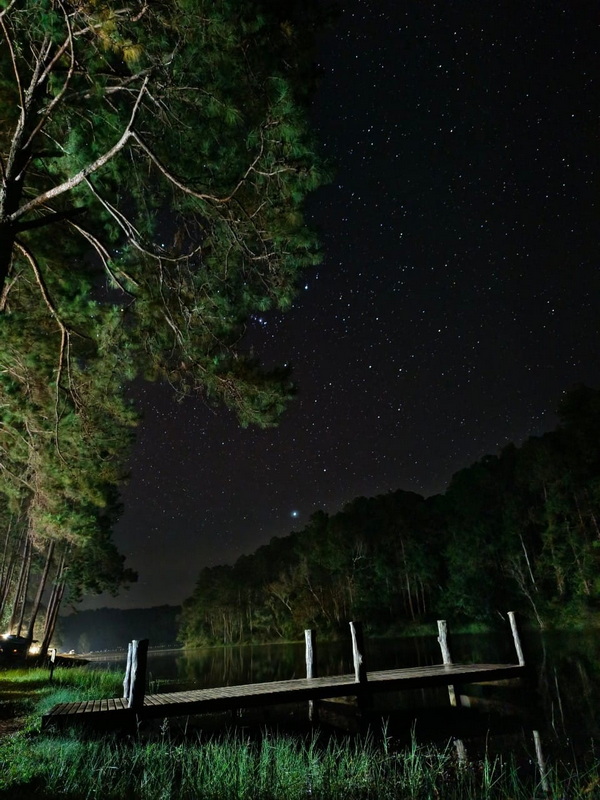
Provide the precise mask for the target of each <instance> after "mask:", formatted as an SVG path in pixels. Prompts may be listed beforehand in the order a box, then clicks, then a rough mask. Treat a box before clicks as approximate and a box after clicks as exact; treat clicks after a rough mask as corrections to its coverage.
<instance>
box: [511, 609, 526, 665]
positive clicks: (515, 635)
mask: <svg viewBox="0 0 600 800" xmlns="http://www.w3.org/2000/svg"><path fill="white" fill-rule="evenodd" d="M508 618H509V620H510V629H511V630H512V635H513V641H514V643H515V650H516V651H517V658H518V659H519V666H520V667H524V666H525V656H524V655H523V648H522V647H521V639H520V638H519V631H518V629H517V621H516V619H515V612H514V611H509V612H508Z"/></svg>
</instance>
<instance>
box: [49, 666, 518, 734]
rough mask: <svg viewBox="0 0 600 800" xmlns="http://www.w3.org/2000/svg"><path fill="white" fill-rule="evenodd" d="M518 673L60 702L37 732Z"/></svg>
mask: <svg viewBox="0 0 600 800" xmlns="http://www.w3.org/2000/svg"><path fill="white" fill-rule="evenodd" d="M524 669H525V667H523V666H519V665H514V664H450V665H443V664H440V665H434V666H426V667H410V668H406V669H394V670H385V671H381V672H369V673H367V680H366V681H363V682H360V683H357V682H356V680H355V676H354V675H334V676H331V677H326V678H310V679H309V678H296V679H292V680H286V681H273V682H270V683H254V684H248V685H245V686H224V687H220V688H217V689H196V690H193V691H188V692H172V693H168V694H167V693H165V694H151V695H146V696H145V697H144V704H143V706H142V707H140V708H137V709H132V708H127V703H126V701H125V700H123V699H121V698H114V699H110V700H90V701H87V702H81V703H61V704H59V705H57V706H54V708H53V709H51V711H50V712H49V713H48V714H45V715H44V716H43V718H42V727H43V728H48V727H52V726H57V727H63V726H64V725H71V724H78V723H84V724H91V725H96V724H98V725H99V726H100V727H105V726H106V725H107V724H108V725H109V726H110V727H113V726H114V727H119V726H120V725H126V724H127V723H128V722H130V721H132V720H136V719H138V720H139V719H146V718H157V717H158V718H164V717H171V716H186V715H193V714H205V713H211V712H215V711H226V710H233V709H238V708H249V707H255V706H268V705H277V704H280V703H297V702H304V701H309V700H323V699H326V698H334V697H349V696H361V695H364V694H367V693H373V692H384V691H398V690H402V689H412V688H419V687H425V686H440V685H449V684H465V683H485V682H487V681H496V680H502V679H507V678H518V677H521V676H522V675H523V673H524Z"/></svg>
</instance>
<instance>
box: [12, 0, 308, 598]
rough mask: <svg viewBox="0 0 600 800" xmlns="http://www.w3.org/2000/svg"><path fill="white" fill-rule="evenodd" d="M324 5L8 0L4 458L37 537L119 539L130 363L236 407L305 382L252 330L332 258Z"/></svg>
mask: <svg viewBox="0 0 600 800" xmlns="http://www.w3.org/2000/svg"><path fill="white" fill-rule="evenodd" d="M316 21H317V15H316V13H315V12H314V10H313V8H312V4H311V3H301V4H300V3H297V2H295V0H287V2H273V0H248V2H244V3H239V2H236V1H235V0H216V1H215V0H210V2H208V1H207V0H155V1H153V2H152V3H150V2H146V1H140V0H131V2H126V3H125V4H123V3H116V2H113V1H112V0H88V1H87V2H67V0H10V2H8V1H7V0H0V38H1V40H2V47H1V48H0V115H1V124H0V421H1V427H0V472H1V473H2V490H3V492H4V494H5V496H6V502H7V503H8V505H9V506H10V508H11V509H12V511H13V512H15V513H19V514H25V515H26V517H27V519H28V528H29V531H30V535H31V537H32V539H33V541H34V542H35V543H40V542H45V541H48V540H50V539H52V540H54V539H60V540H64V541H67V542H69V545H70V547H71V548H75V549H76V550H78V551H79V555H80V558H79V563H80V564H86V563H87V561H88V560H89V559H88V558H87V556H86V555H85V553H84V551H85V550H86V548H91V549H90V552H91V551H92V550H93V549H94V548H92V547H91V543H92V542H94V547H96V546H99V543H102V542H103V543H104V545H105V546H106V547H109V549H110V546H111V545H110V539H109V538H106V535H105V533H102V534H99V533H98V532H99V531H102V530H103V528H104V527H105V522H106V520H107V519H108V518H110V517H111V515H112V514H113V513H114V512H113V510H114V508H115V502H116V498H115V487H116V486H118V484H119V483H120V481H121V480H122V479H123V477H124V463H125V460H126V456H127V452H128V444H129V442H130V439H131V428H132V426H133V425H134V424H135V414H134V413H133V411H132V409H131V408H130V406H129V404H128V402H127V401H126V399H125V391H124V390H125V386H126V385H127V382H129V381H131V380H132V379H134V378H135V377H137V376H141V377H144V378H148V379H154V380H163V381H168V382H169V383H171V384H172V386H173V387H174V389H175V390H176V391H177V392H179V393H182V394H186V393H201V394H202V396H203V397H205V398H206V400H207V401H208V402H211V403H212V402H218V403H224V404H226V405H227V406H229V407H230V408H231V409H233V410H234V411H235V412H236V413H237V415H238V417H239V419H240V421H241V422H242V424H249V423H254V424H259V425H271V424H274V423H275V421H276V420H277V417H278V415H279V414H280V413H281V411H282V409H283V408H284V406H285V403H286V402H287V400H288V399H289V398H290V397H291V395H292V385H291V383H290V377H289V374H288V373H287V372H286V371H285V370H281V369H274V370H271V371H264V370H262V369H261V368H260V366H259V364H258V363H257V361H256V360H255V359H254V358H253V357H251V355H250V354H248V353H246V352H244V349H243V335H244V331H245V325H246V322H247V319H248V316H249V315H250V314H251V313H253V312H256V311H264V310H266V309H269V308H279V309H285V308H287V307H289V305H290V303H291V301H292V298H293V296H294V293H295V290H296V282H297V279H298V275H299V272H300V271H301V270H303V269H304V268H306V267H307V266H309V265H311V264H313V263H315V262H316V261H317V260H318V257H319V255H318V248H317V245H316V241H315V237H314V235H313V234H312V233H311V231H310V230H309V229H308V228H307V226H306V225H305V222H304V219H303V213H302V204H303V201H304V199H305V197H306V194H307V193H308V192H309V191H311V190H313V189H315V188H316V187H317V186H318V185H319V184H320V182H321V181H322V173H321V169H320V165H319V161H318V159H317V158H316V156H315V152H314V148H313V143H312V140H311V136H310V131H309V128H308V124H307V113H306V111H307V97H308V94H309V90H310V86H311V83H312V80H313V77H314V76H313V73H312V69H313V68H312V62H311V43H312V36H313V31H314V26H315V24H316ZM111 509H112V510H111ZM99 521H100V522H99ZM106 547H105V548H104V550H105V552H107V551H106ZM82 548H83V549H82ZM100 549H102V548H100ZM114 555H115V554H112V555H110V557H109V556H108V555H107V558H108V561H109V562H114V563H116V562H115V559H114ZM91 560H92V562H93V560H94V559H91ZM71 563H72V564H75V563H76V561H75V559H74V558H72V559H71ZM72 572H73V574H74V572H75V570H74V569H73V570H72ZM83 572H85V570H84V571H83ZM83 572H82V571H81V570H80V574H79V577H78V582H79V584H80V585H85V584H86V581H87V580H88V579H87V578H85V577H84V575H83ZM100 572H101V571H100ZM112 575H113V577H112V578H110V579H109V577H108V575H107V580H108V583H111V581H112V582H113V583H114V580H113V578H115V577H116V583H117V584H118V582H119V581H120V580H121V579H122V578H123V573H122V571H121V572H120V571H119V570H118V569H117V570H116V573H115V571H114V569H113V572H112ZM82 582H83V583H82ZM88 582H90V581H88ZM91 582H92V583H93V581H91ZM100 583H101V584H102V583H103V582H102V581H100ZM104 583H106V581H104ZM96 588H101V587H98V586H96Z"/></svg>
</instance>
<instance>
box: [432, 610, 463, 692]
mask: <svg viewBox="0 0 600 800" xmlns="http://www.w3.org/2000/svg"><path fill="white" fill-rule="evenodd" d="M437 624H438V644H439V646H440V650H441V651H442V660H443V662H444V666H445V667H449V666H452V656H451V655H450V648H449V647H448V624H447V622H446V620H445V619H438V621H437ZM448 697H449V698H450V705H451V706H457V705H459V702H458V697H457V695H456V691H455V689H454V686H453V685H452V684H451V683H449V684H448Z"/></svg>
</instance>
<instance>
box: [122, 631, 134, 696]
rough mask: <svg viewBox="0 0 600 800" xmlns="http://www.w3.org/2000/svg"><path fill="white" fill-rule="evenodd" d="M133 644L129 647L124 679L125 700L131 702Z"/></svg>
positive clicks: (130, 643)
mask: <svg viewBox="0 0 600 800" xmlns="http://www.w3.org/2000/svg"><path fill="white" fill-rule="evenodd" d="M132 651H133V642H129V644H128V645H127V664H126V666H125V678H124V679H123V699H124V700H129V690H130V688H131V655H132Z"/></svg>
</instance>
